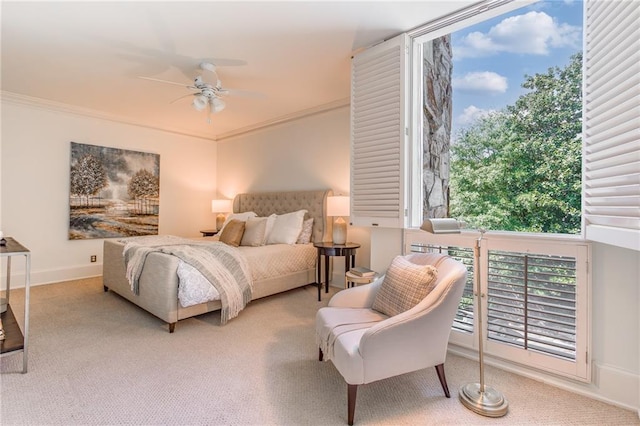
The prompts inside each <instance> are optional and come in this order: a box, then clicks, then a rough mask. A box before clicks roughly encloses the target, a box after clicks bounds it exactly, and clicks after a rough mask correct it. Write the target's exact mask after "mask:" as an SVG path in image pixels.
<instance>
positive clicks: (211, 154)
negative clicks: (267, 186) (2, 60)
mask: <svg viewBox="0 0 640 426" xmlns="http://www.w3.org/2000/svg"><path fill="white" fill-rule="evenodd" d="M1 137H2V158H1V165H2V170H1V175H2V178H1V179H2V180H1V183H2V186H1V187H0V199H1V213H0V217H1V218H2V222H1V223H0V229H2V231H3V232H4V234H5V235H7V236H12V237H14V238H16V239H17V240H18V241H20V242H21V243H22V244H23V245H25V246H26V247H27V248H29V249H30V250H31V257H32V260H31V262H32V268H31V282H32V283H33V284H39V283H47V282H54V281H62V280H69V279H74V278H80V277H86V276H92V275H101V274H102V240H101V239H92V240H73V241H70V240H68V237H67V231H68V226H69V207H68V205H69V163H70V142H78V143H86V144H92V145H102V146H108V147H114V148H124V149H128V150H134V151H144V152H152V153H157V154H160V217H159V233H161V234H174V235H180V236H186V237H195V236H200V233H199V232H198V231H199V230H200V229H203V228H211V227H212V226H213V225H214V224H215V216H214V215H213V214H212V213H211V199H213V198H215V196H216V191H215V189H216V161H217V156H216V143H215V142H213V141H210V140H204V139H198V138H192V137H186V136H180V135H176V134H171V133H166V132H161V131H156V130H152V129H148V128H143V127H137V126H132V125H127V124H121V123H115V122H112V121H106V120H101V119H97V118H90V117H86V116H81V115H75V114H71V113H63V112H59V111H52V110H47V109H43V108H40V107H37V106H25V105H18V104H11V103H9V102H7V101H3V103H2V131H1ZM93 254H95V255H97V256H98V262H97V263H91V262H90V256H91V255H93ZM12 267H14V265H12ZM22 268H23V267H22V266H21V265H19V264H18V262H16V266H15V269H14V272H18V271H22V270H23V269H22ZM2 272H3V273H4V272H5V271H4V270H3V271H2ZM14 281H15V283H16V285H17V286H19V285H20V277H18V278H15V279H14ZM13 285H14V284H13V282H12V286H13Z"/></svg>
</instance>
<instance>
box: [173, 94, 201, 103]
mask: <svg viewBox="0 0 640 426" xmlns="http://www.w3.org/2000/svg"><path fill="white" fill-rule="evenodd" d="M196 95H197V93H189V94H188V95H183V96H180V97H179V98H176V99H174V100H172V101H171V102H169V103H170V104H173V103H176V102H178V101H179V100H182V99H184V98H188V97H191V96H196Z"/></svg>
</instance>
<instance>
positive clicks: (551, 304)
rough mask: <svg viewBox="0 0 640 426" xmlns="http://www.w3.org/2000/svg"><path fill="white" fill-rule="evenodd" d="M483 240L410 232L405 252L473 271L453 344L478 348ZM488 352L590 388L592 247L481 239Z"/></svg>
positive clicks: (545, 239)
mask: <svg viewBox="0 0 640 426" xmlns="http://www.w3.org/2000/svg"><path fill="white" fill-rule="evenodd" d="M479 237H480V235H479V234H478V233H475V232H468V233H463V234H459V235H451V234H449V235H445V234H440V235H432V234H427V233H425V232H422V231H419V230H416V229H407V230H405V252H417V253H425V252H438V253H446V254H448V255H450V256H452V257H453V258H455V259H457V260H460V261H461V262H463V263H464V264H465V265H466V266H467V269H468V271H469V275H468V277H467V283H466V285H465V289H464V292H463V296H462V301H461V303H460V306H459V307H458V313H457V315H456V318H455V320H454V324H453V328H452V333H451V338H450V342H451V343H454V344H457V345H459V346H462V347H468V348H475V347H477V343H478V342H477V337H476V334H475V331H474V330H475V327H477V324H478V321H477V318H476V307H475V302H476V296H475V291H474V290H475V288H476V284H475V271H476V268H477V265H476V264H475V262H476V259H475V258H474V247H475V243H476V241H477V240H478V238H479ZM479 253H480V256H479V258H478V260H479V262H480V265H479V271H480V288H481V292H482V293H483V294H484V295H486V297H483V298H482V300H483V309H482V312H483V321H482V323H483V324H484V325H485V329H483V339H484V340H483V346H484V348H485V352H486V353H487V354H489V355H493V356H496V357H500V358H504V359H508V360H510V361H512V362H521V363H522V364H524V365H526V366H528V367H535V368H538V369H540V370H545V371H549V372H552V373H554V374H558V375H562V376H567V377H571V378H574V379H578V380H582V381H589V380H590V378H591V371H590V367H589V366H590V361H589V357H588V353H589V298H590V292H589V285H588V283H589V277H588V261H587V259H588V258H589V246H588V244H586V243H583V242H578V241H574V242H571V241H567V240H566V239H564V238H561V237H557V236H556V237H551V236H538V237H537V238H536V239H527V238H522V237H519V238H516V237H515V236H514V235H513V234H511V235H510V234H506V233H502V234H498V233H496V234H486V235H484V236H483V237H482V238H481V239H480V250H479Z"/></svg>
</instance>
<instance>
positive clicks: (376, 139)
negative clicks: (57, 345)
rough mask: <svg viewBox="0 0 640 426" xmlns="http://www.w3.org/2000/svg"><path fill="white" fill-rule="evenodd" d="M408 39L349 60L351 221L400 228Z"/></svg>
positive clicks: (405, 38)
mask: <svg viewBox="0 0 640 426" xmlns="http://www.w3.org/2000/svg"><path fill="white" fill-rule="evenodd" d="M407 42H408V38H407V36H406V35H400V36H398V37H395V38H393V39H391V40H387V41H385V42H383V43H381V44H379V45H376V46H374V47H372V48H370V49H367V50H365V51H363V52H361V53H360V54H357V55H355V56H354V58H353V61H352V77H351V222H352V223H353V224H354V225H357V226H381V227H404V217H405V215H404V200H405V196H404V187H405V185H404V180H405V176H404V171H405V158H404V157H405V138H406V134H405V129H406V114H407V111H408V109H407V107H406V105H405V102H406V100H405V99H406V97H407V96H406V94H407V93H408V90H407V87H406V86H407V83H408V76H407V72H408V67H407V61H408V50H407Z"/></svg>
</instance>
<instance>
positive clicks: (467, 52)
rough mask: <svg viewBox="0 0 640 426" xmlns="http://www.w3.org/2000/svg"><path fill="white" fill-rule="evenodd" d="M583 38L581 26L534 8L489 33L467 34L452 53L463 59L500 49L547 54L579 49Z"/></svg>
mask: <svg viewBox="0 0 640 426" xmlns="http://www.w3.org/2000/svg"><path fill="white" fill-rule="evenodd" d="M580 40H581V29H580V27H576V26H573V25H569V24H566V23H558V22H556V21H555V20H554V19H553V18H552V17H551V16H549V15H547V14H546V13H544V12H536V11H531V12H527V13H525V14H524V15H516V16H511V17H509V18H505V19H503V20H502V21H501V22H500V23H498V24H497V25H495V26H493V27H491V29H490V30H489V31H488V32H487V33H481V32H479V31H475V32H472V33H469V34H467V35H466V36H465V37H464V38H463V39H462V40H461V41H460V42H459V43H456V45H454V46H453V56H454V58H456V59H460V58H464V57H482V56H491V55H495V54H497V53H501V52H508V53H521V54H533V55H548V54H549V50H550V49H552V48H559V47H574V48H579V47H580Z"/></svg>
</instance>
